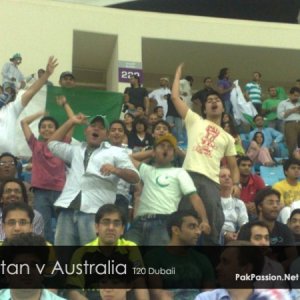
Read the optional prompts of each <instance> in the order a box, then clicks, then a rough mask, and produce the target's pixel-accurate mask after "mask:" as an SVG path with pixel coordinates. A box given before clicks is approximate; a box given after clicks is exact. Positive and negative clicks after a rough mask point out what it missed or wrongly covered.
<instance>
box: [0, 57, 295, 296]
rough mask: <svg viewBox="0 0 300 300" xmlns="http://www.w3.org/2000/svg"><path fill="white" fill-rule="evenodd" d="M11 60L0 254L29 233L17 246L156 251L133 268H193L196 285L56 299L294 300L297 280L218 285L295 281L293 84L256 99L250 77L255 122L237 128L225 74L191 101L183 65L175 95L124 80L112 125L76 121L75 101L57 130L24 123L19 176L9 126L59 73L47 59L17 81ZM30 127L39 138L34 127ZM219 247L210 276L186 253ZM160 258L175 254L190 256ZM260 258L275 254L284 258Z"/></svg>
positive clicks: (1, 157)
mask: <svg viewBox="0 0 300 300" xmlns="http://www.w3.org/2000/svg"><path fill="white" fill-rule="evenodd" d="M21 62H22V57H21V54H19V53H17V54H15V55H13V56H12V57H11V59H10V61H9V62H7V63H6V64H4V66H3V68H2V77H3V80H2V85H1V88H0V93H1V94H0V105H1V106H0V132H1V134H0V183H1V185H0V199H1V207H0V217H1V222H0V235H1V239H2V241H3V246H4V245H9V246H13V245H19V244H18V239H20V240H21V242H22V237H23V239H24V236H25V237H26V234H27V235H28V236H29V237H28V240H26V241H25V242H24V240H23V242H24V243H25V244H24V245H29V244H26V242H28V241H29V240H32V243H34V241H35V238H36V237H37V236H38V237H43V238H44V240H43V241H40V240H38V242H39V243H41V244H43V243H44V245H47V244H49V243H51V244H53V245H55V246H136V245H138V246H162V247H159V248H157V249H156V248H154V250H149V253H147V255H146V256H145V257H144V261H143V262H140V257H139V256H138V255H137V256H135V257H134V260H135V261H134V263H141V264H148V263H149V264H153V261H154V260H155V263H156V264H157V267H162V266H164V267H165V268H167V267H171V266H172V265H174V266H175V265H178V269H180V267H179V265H180V264H181V265H184V266H185V269H186V270H189V268H193V266H194V265H198V272H199V273H197V277H196V278H197V279H198V281H199V282H198V283H199V288H198V289H195V288H194V287H195V284H194V285H193V284H191V287H192V288H187V289H183V288H177V289H176V288H174V285H173V288H171V287H172V282H169V281H170V279H169V280H168V279H166V280H165V279H164V278H163V279H162V278H160V280H161V283H160V284H161V288H157V285H154V286H153V287H151V285H148V286H145V287H144V288H138V287H140V285H141V284H143V279H142V278H136V279H135V280H134V281H133V283H131V291H130V289H120V288H119V289H112V288H110V287H109V288H102V289H101V288H100V291H99V292H96V293H95V292H94V293H91V292H90V291H88V290H83V286H81V285H80V284H78V281H77V280H76V279H74V278H72V276H71V277H70V278H68V279H67V283H66V284H67V286H68V287H69V289H68V291H67V292H66V291H64V293H63V294H61V295H62V296H61V297H64V298H66V299H74V300H76V299H78V300H79V299H126V297H127V298H128V299H138V300H147V299H197V300H199V299H299V298H297V297H300V296H299V295H300V289H297V288H300V287H299V283H297V282H293V281H291V282H288V283H285V282H277V281H273V282H272V281H270V282H268V283H265V284H263V285H260V282H254V283H253V286H251V287H249V286H246V285H245V286H241V287H242V288H243V289H241V287H240V289H234V288H233V282H232V281H230V280H232V278H231V277H230V275H228V274H230V272H233V273H234V272H235V273H241V274H243V273H255V272H256V274H276V275H278V274H281V275H282V276H284V274H290V273H291V274H295V275H296V274H298V275H299V273H300V270H299V268H298V269H297V266H299V261H298V260H299V259H298V260H297V256H298V253H297V248H296V247H295V246H296V245H300V183H299V177H300V160H299V159H300V150H299V149H300V100H299V98H300V85H299V81H297V82H296V83H295V86H293V87H291V89H290V90H289V93H288V95H286V94H285V92H284V91H283V89H282V88H277V87H274V86H270V87H269V89H268V93H269V96H268V97H266V98H265V97H263V92H262V88H261V78H262V75H261V73H260V72H257V71H255V72H254V73H253V78H252V80H251V81H250V82H248V83H247V84H246V85H245V87H244V88H243V94H244V98H245V102H247V103H249V104H252V105H253V109H254V111H255V112H256V113H255V115H253V116H252V119H251V120H249V119H246V118H245V119H243V120H237V119H235V111H234V109H235V108H234V106H233V105H232V103H231V96H232V94H233V93H234V91H235V89H236V85H235V84H234V83H232V82H231V80H230V72H229V69H228V68H222V69H221V70H220V73H219V76H218V81H217V82H216V83H215V84H214V83H213V80H212V78H211V77H205V79H204V86H203V89H201V90H199V91H197V92H195V93H193V90H192V86H193V77H192V76H190V75H187V76H185V77H183V74H182V72H183V65H182V64H181V65H179V66H178V67H177V69H176V72H175V75H174V81H173V84H172V86H170V80H169V78H167V77H162V78H160V80H159V84H160V86H159V88H158V89H155V90H153V91H151V92H150V93H148V91H147V89H146V88H145V87H143V86H142V85H141V82H140V78H139V77H138V76H136V75H134V76H131V77H130V87H127V88H126V89H125V91H124V104H123V114H122V117H121V118H120V119H116V120H113V121H111V122H109V121H108V119H107V117H106V116H104V115H100V114H97V112H96V111H95V115H94V116H91V117H90V116H86V115H84V114H83V113H76V114H75V113H74V112H73V108H72V103H71V102H72V101H71V99H67V97H66V96H65V95H59V96H57V99H56V101H57V109H60V110H64V112H65V115H66V121H65V122H64V123H63V124H60V125H59V124H58V122H57V120H56V119H55V116H52V115H48V114H47V113H46V112H45V111H41V112H37V113H33V114H31V115H29V116H27V117H24V118H23V119H22V120H21V128H22V130H23V134H24V139H25V140H26V142H27V144H28V146H29V148H30V149H31V151H32V157H31V158H30V159H29V160H28V161H26V166H23V165H22V163H23V164H24V161H22V159H20V158H19V157H16V156H15V155H14V153H15V147H16V145H15V131H16V125H17V124H16V123H17V119H18V117H19V116H20V114H21V112H22V111H23V109H24V108H25V107H26V106H27V105H28V103H29V102H30V101H31V100H32V98H33V97H34V96H35V95H36V94H37V93H38V92H39V91H40V89H41V88H42V87H43V86H44V85H47V86H52V85H53V84H52V82H50V81H49V78H50V76H51V75H52V74H53V72H54V71H55V69H56V67H57V65H58V62H57V60H56V59H55V58H54V57H50V58H49V60H48V63H47V66H46V68H45V69H40V70H39V71H38V73H37V76H36V75H35V74H32V75H30V76H28V77H27V78H26V77H25V76H23V74H22V73H21V71H20V69H19V65H20V63H21ZM59 85H60V86H61V87H63V88H67V89H74V91H75V92H76V80H75V77H74V75H73V74H72V73H71V72H63V73H62V74H61V75H60V80H59ZM99 106H101V99H99ZM36 120H38V131H39V132H38V134H39V136H35V135H34V133H33V131H32V129H31V126H30V124H32V123H33V122H35V121H36ZM79 125H84V126H81V127H80V128H84V129H83V131H84V136H85V141H80V142H77V143H74V142H73V141H72V136H73V132H74V130H75V128H76V127H77V126H79ZM25 174H26V176H25ZM28 174H30V176H28ZM15 240H17V241H15ZM21 242H20V243H21ZM38 242H37V243H38ZM28 243H30V242H28ZM20 245H23V244H20ZM38 245H40V244H38ZM223 245H228V246H231V247H230V248H226V250H225V251H224V252H223V253H222V254H221V257H220V262H219V264H218V266H217V269H216V271H215V270H214V269H213V267H212V264H211V262H210V261H209V260H207V258H206V257H205V256H203V255H202V254H200V253H198V252H197V251H195V250H194V249H193V250H188V249H189V247H188V248H187V247H186V246H199V247H201V248H202V247H204V246H214V247H217V246H223ZM251 245H254V246H263V247H261V248H263V249H264V250H263V251H264V253H263V254H264V256H262V260H261V265H260V266H258V261H259V255H260V254H257V255H256V256H255V257H253V253H248V252H249V251H250V250H249V251H248V252H247V250H245V249H248V248H249V249H252V248H253V247H248V246H251ZM165 246H184V251H186V252H184V253H178V251H179V250H174V249H176V247H175V248H172V247H170V249H171V248H172V250H168V248H165ZM238 246H243V247H238ZM244 246H245V247H244ZM270 246H282V247H281V248H278V249H282V251H281V252H280V251H279V252H280V253H277V250H276V249H277V248H275V247H273V248H272V250H271V248H269V247H270ZM127 248H128V247H127ZM254 248H255V247H254ZM176 251H177V252H176ZM191 251H193V252H191ZM129 252H130V251H129V250H128V256H130V255H131V254H130V253H129ZM261 252H262V251H260V252H259V253H261ZM77 256H78V255H77ZM82 256H84V254H82ZM182 256H184V257H185V259H184V260H181V257H182ZM157 258H160V260H159V261H158V260H157ZM245 266H247V269H245V268H246V267H245ZM249 266H250V267H249ZM248 267H249V268H248ZM185 276H187V275H186V273H184V272H183V273H182V277H181V278H185ZM230 278H231V279H230ZM194 279H195V278H192V279H191V282H192V281H193V280H194ZM108 280H112V279H108ZM226 280H227V281H226ZM141 281H142V282H141ZM175 285H176V284H175ZM186 286H187V287H188V285H186ZM216 287H222V289H221V288H218V289H215V290H214V288H216ZM57 292H58V293H60V292H61V291H54V292H51V291H49V290H47V289H44V290H35V291H34V292H33V293H32V294H30V293H29V292H28V295H27V296H26V297H27V298H26V299H61V298H59V297H60V296H55V293H57ZM200 292H201V293H200ZM1 293H2V294H1ZM92 294H93V295H92ZM22 297H23V298H22ZM94 297H96V298H94ZM97 297H98V298H97ZM0 299H25V298H24V295H22V294H20V293H18V290H15V289H11V290H10V291H8V290H3V292H2V291H0Z"/></svg>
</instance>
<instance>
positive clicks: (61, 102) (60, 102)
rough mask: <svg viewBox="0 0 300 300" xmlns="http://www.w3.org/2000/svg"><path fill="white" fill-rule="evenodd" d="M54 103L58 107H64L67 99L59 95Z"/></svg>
mask: <svg viewBox="0 0 300 300" xmlns="http://www.w3.org/2000/svg"><path fill="white" fill-rule="evenodd" d="M56 103H57V104H58V105H59V106H64V105H65V104H66V103H67V99H66V97H65V96H63V95H61V96H57V97H56Z"/></svg>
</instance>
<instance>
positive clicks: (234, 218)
mask: <svg viewBox="0 0 300 300" xmlns="http://www.w3.org/2000/svg"><path fill="white" fill-rule="evenodd" d="M220 187H221V203H222V208H223V212H224V216H225V222H224V225H223V227H222V235H223V237H224V242H225V244H226V243H228V242H229V241H233V240H236V238H237V232H238V231H239V229H240V228H241V226H242V225H244V224H245V223H247V222H248V214H247V209H246V206H245V204H244V202H243V201H242V200H240V199H237V198H235V197H233V196H232V179H231V174H230V170H229V169H228V168H221V171H220ZM221 238H222V237H221Z"/></svg>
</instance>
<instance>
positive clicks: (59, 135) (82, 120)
mask: <svg viewBox="0 0 300 300" xmlns="http://www.w3.org/2000/svg"><path fill="white" fill-rule="evenodd" d="M86 123H87V121H86V116H85V115H83V114H81V113H79V114H78V115H74V116H73V117H72V118H71V119H68V120H67V121H66V122H65V123H64V124H63V125H61V126H60V127H59V128H58V129H57V130H56V131H55V132H54V133H53V134H52V136H51V137H50V138H49V140H48V143H50V142H52V141H61V140H63V139H64V137H65V136H66V134H67V133H68V131H70V130H71V129H72V128H73V127H74V126H75V125H76V124H86Z"/></svg>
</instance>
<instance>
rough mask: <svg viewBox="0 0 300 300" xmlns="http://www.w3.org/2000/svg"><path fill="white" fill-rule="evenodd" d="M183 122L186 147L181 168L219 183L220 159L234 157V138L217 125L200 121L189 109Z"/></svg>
mask: <svg viewBox="0 0 300 300" xmlns="http://www.w3.org/2000/svg"><path fill="white" fill-rule="evenodd" d="M184 122H185V125H186V129H187V135H188V146H187V152H186V156H185V160H184V163H183V168H184V169H185V170H188V171H193V172H196V173H200V174H203V175H205V176H206V177H208V178H210V179H211V180H213V181H215V182H217V183H219V172H220V162H221V159H222V158H223V157H224V156H235V155H236V150H235V145H234V138H233V137H232V136H231V135H229V134H228V133H227V132H226V131H224V130H223V128H221V127H220V126H218V125H217V124H215V123H213V122H210V121H208V120H204V119H202V118H201V117H200V116H199V115H198V114H196V113H194V112H193V111H192V110H190V109H189V110H188V112H187V114H186V117H185V119H184Z"/></svg>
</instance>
